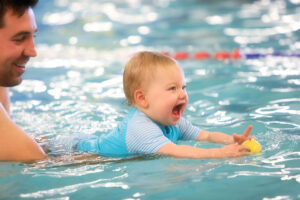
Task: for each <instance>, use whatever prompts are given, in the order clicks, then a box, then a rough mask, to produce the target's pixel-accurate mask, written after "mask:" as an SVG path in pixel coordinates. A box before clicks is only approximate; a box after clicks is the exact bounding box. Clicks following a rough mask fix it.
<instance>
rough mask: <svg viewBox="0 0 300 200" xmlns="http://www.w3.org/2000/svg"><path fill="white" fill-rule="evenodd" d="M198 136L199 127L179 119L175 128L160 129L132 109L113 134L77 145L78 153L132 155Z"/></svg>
mask: <svg viewBox="0 0 300 200" xmlns="http://www.w3.org/2000/svg"><path fill="white" fill-rule="evenodd" d="M199 133H200V129H199V128H197V127H195V126H193V125H192V124H191V123H190V122H188V121H187V120H185V119H184V118H182V117H181V118H180V120H179V122H178V124H177V125H175V126H166V127H165V128H163V127H162V126H160V125H159V124H157V123H155V122H153V121H152V120H151V119H150V118H149V117H147V116H146V115H145V114H144V113H143V112H141V111H140V110H138V109H136V108H131V109H130V111H129V114H128V116H127V117H126V118H124V120H123V121H122V122H121V123H119V124H118V126H117V127H116V128H115V129H114V130H113V131H112V132H110V133H108V134H102V135H100V136H90V137H85V138H84V137H83V138H81V139H79V138H78V139H79V140H78V141H79V142H78V143H77V145H76V146H77V149H78V150H80V151H84V152H89V153H93V154H99V155H103V156H115V157H116V156H117V157H123V156H133V155H140V154H151V153H156V152H157V151H158V150H159V149H160V148H161V147H162V146H164V145H165V144H167V143H171V142H172V143H176V142H177V141H178V140H180V139H182V140H195V139H196V137H197V136H198V134H199Z"/></svg>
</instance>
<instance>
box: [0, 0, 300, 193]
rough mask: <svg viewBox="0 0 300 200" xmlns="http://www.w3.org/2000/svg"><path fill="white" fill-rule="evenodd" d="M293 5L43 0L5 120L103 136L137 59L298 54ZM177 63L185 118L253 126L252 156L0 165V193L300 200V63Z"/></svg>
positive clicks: (206, 124)
mask: <svg viewBox="0 0 300 200" xmlns="http://www.w3.org/2000/svg"><path fill="white" fill-rule="evenodd" d="M299 5H300V2H299V1H297V0H290V1H288V0H286V1H284V0H276V1H271V0H262V1H247V0H244V1H237V0H230V1H222V2H221V1H196V0H191V1H173V0H172V1H171V0H153V1H152V0H151V1H147V2H145V1H141V0H127V1H119V0H114V1H105V0H103V1H92V0H85V1H79V0H54V1H46V0H40V2H39V5H38V7H37V8H36V10H35V11H36V17H37V22H38V26H39V31H38V37H37V39H36V44H37V49H38V53H39V55H38V57H37V58H34V59H32V60H31V62H30V67H29V68H28V69H27V72H26V73H25V76H24V81H23V83H22V84H21V85H20V86H18V87H15V88H13V89H11V97H12V118H13V119H14V120H15V121H16V123H18V124H19V125H20V126H21V127H22V128H23V129H24V130H25V131H27V132H28V133H32V134H33V135H35V136H36V137H40V136H47V137H49V138H51V137H56V136H58V135H72V134H76V133H86V134H96V135H100V134H105V133H107V132H108V131H110V130H112V129H113V128H114V127H115V126H116V124H117V123H118V122H119V121H120V120H121V119H122V118H123V117H124V116H125V115H126V113H127V110H128V107H127V105H126V102H125V100H124V94H123V91H122V90H123V89H122V71H123V67H124V64H125V62H126V61H127V59H128V58H129V57H130V56H131V55H132V54H133V53H134V52H136V51H138V50H144V49H147V50H157V51H166V52H170V53H174V52H177V51H186V52H188V53H191V54H192V53H195V52H196V51H203V50H204V51H207V52H210V53H213V52H216V51H219V50H228V51H232V50H233V49H236V48H239V49H241V50H242V51H244V52H258V53H272V52H286V53H297V52H298V53H299V52H300V42H299V31H300V30H299V29H300V24H299V19H300V15H299V9H300V7H299ZM187 11H188V12H187ZM179 64H180V65H181V66H182V68H183V69H184V71H185V75H186V78H187V85H188V88H187V90H188V94H189V100H190V102H189V105H188V107H187V110H186V112H185V116H186V118H188V119H189V120H191V121H192V122H193V123H194V124H196V125H198V126H200V127H201V128H203V129H208V130H218V131H223V132H226V133H233V132H237V133H241V132H243V131H244V129H245V128H246V127H247V126H248V124H253V127H254V128H253V133H252V134H253V135H254V136H255V137H256V138H257V140H258V141H259V142H260V143H261V144H262V148H263V152H262V153H261V154H259V155H256V156H251V157H246V158H238V159H224V160H181V159H172V158H166V157H155V156H154V157H150V158H137V159H132V160H120V159H113V158H103V157H97V158H84V159H81V160H74V155H63V156H60V157H59V156H58V157H52V158H49V159H46V160H43V161H40V162H37V163H33V164H22V165H20V164H11V163H1V165H0V176H1V179H0V184H1V188H0V198H8V199H20V198H24V199H32V198H37V199H45V198H54V199H58V198H61V199H70V198H71V199H82V198H90V199H99V198H100V197H102V196H104V195H105V198H107V199H174V198H177V199H198V197H199V196H200V195H201V197H205V199H221V198H222V199H223V198H224V197H226V198H228V199H241V197H240V195H238V194H236V191H243V199H253V198H254V199H297V198H299V196H300V193H299V183H300V182H299V180H300V177H299V174H300V172H299V164H300V153H299V152H300V145H299V133H300V132H299V131H300V127H299V126H300V123H299V122H300V106H299V105H300V104H299V103H300V102H299V101H300V96H299V94H300V93H299V92H300V91H299V90H300V69H299V66H300V59H299V58H295V57H294V58H291V57H280V56H276V57H274V56H273V57H272V56H267V57H264V58H258V59H240V60H235V61H232V60H225V61H217V60H214V59H209V60H194V59H187V60H183V61H179ZM182 143H183V144H188V145H192V146H197V147H200V148H211V147H216V146H217V147H219V145H216V144H206V143H195V142H193V141H191V142H182ZM76 156H77V155H76ZM23 182H26V185H29V186H30V187H24V183H23ZM224 185H226V186H227V185H228V187H226V190H222V188H224ZM245 188H251V191H250V190H248V189H247V191H245ZM216 191H218V192H217V193H216ZM101 195H102V196H101Z"/></svg>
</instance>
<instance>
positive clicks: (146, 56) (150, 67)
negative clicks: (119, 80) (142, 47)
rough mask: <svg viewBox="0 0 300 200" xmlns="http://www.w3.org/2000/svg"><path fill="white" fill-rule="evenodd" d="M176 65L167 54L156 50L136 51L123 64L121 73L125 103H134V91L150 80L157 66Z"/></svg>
mask: <svg viewBox="0 0 300 200" xmlns="http://www.w3.org/2000/svg"><path fill="white" fill-rule="evenodd" d="M170 66H178V65H177V62H176V61H175V60H174V59H172V58H171V57H169V56H166V55H164V54H161V53H157V52H150V51H142V52H139V53H136V54H135V55H134V56H133V57H132V58H131V59H130V60H129V61H128V62H127V64H126V65H125V69H124V73H123V90H124V93H125V96H126V100H127V103H128V104H129V105H132V106H133V105H134V104H135V100H134V92H135V91H136V90H137V89H140V88H142V87H143V86H145V84H147V83H149V81H151V78H153V77H154V75H155V72H156V70H157V69H158V68H160V67H163V68H166V67H170Z"/></svg>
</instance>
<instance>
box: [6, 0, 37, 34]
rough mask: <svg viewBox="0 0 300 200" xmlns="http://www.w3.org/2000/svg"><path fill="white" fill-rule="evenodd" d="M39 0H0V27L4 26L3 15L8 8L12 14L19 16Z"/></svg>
mask: <svg viewBox="0 0 300 200" xmlns="http://www.w3.org/2000/svg"><path fill="white" fill-rule="evenodd" d="M38 1H39V0H0V28H3V27H4V26H5V24H4V16H5V14H6V12H7V11H8V10H11V11H12V12H13V14H15V15H17V16H18V17H21V16H22V15H23V14H24V13H25V11H26V10H27V9H28V8H29V7H31V8H33V7H34V6H35V5H36V4H37V3H38Z"/></svg>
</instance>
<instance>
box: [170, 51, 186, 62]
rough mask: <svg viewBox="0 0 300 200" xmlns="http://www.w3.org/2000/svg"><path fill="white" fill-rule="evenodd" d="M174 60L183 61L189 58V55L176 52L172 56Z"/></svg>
mask: <svg viewBox="0 0 300 200" xmlns="http://www.w3.org/2000/svg"><path fill="white" fill-rule="evenodd" d="M173 57H174V58H175V59H178V60H185V59H187V58H189V54H188V53H187V52H183V51H182V52H176V53H175V54H174V56H173Z"/></svg>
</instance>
